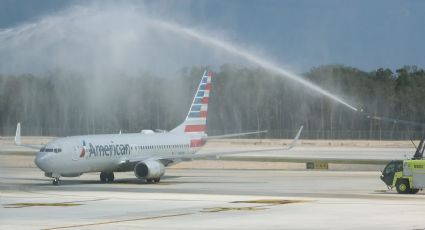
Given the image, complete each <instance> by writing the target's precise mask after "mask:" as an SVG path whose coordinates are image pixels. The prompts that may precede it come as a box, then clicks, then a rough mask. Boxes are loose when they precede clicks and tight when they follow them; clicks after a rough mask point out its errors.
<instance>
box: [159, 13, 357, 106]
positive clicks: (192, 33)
mask: <svg viewBox="0 0 425 230" xmlns="http://www.w3.org/2000/svg"><path fill="white" fill-rule="evenodd" d="M151 22H152V23H153V24H154V25H156V26H160V27H162V28H164V29H166V30H169V31H172V32H174V33H177V34H183V35H186V36H189V37H191V38H195V39H197V40H199V42H201V43H204V44H207V45H211V46H214V47H218V48H220V49H222V50H224V51H226V52H229V53H232V54H234V55H237V56H239V57H241V58H243V59H245V60H247V61H249V62H251V63H254V64H257V65H259V66H262V67H263V68H265V69H268V70H270V71H273V72H275V73H278V74H280V75H282V76H285V77H287V78H289V79H291V80H294V81H296V82H298V83H300V84H302V85H304V86H306V87H308V88H310V89H312V90H313V91H316V92H318V93H320V94H322V95H325V96H327V97H328V98H330V99H332V100H334V101H337V102H339V103H341V104H343V105H345V106H346V107H348V108H350V109H352V110H354V111H358V110H357V108H355V107H354V106H352V105H350V104H348V103H347V102H345V101H343V100H342V99H341V98H339V97H337V96H335V95H333V94H332V93H330V92H329V91H327V90H325V89H322V88H321V87H319V86H317V85H315V84H313V83H311V82H309V81H307V80H305V79H303V78H301V77H299V76H297V75H296V74H294V73H291V72H290V71H288V70H285V69H283V68H281V67H279V66H278V65H276V64H274V63H272V62H269V61H266V60H264V59H262V58H260V57H258V56H256V55H254V54H252V53H250V52H248V51H246V50H244V49H242V48H240V47H237V46H234V45H231V44H229V43H227V42H225V41H221V40H218V39H216V38H213V37H210V36H206V35H204V34H202V33H200V32H198V31H196V30H193V29H190V28H186V27H183V26H181V25H177V24H173V23H169V22H165V21H159V20H151Z"/></svg>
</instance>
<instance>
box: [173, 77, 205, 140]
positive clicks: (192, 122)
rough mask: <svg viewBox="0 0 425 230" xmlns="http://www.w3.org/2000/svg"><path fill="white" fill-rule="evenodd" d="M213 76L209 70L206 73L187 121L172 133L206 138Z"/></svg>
mask: <svg viewBox="0 0 425 230" xmlns="http://www.w3.org/2000/svg"><path fill="white" fill-rule="evenodd" d="M212 76H213V72H211V71H208V70H205V71H204V74H203V76H202V79H201V82H200V83H199V86H198V90H197V91H196V94H195V97H194V98H193V102H192V105H191V107H190V111H189V113H188V114H187V116H186V119H185V121H184V122H183V123H182V124H181V125H179V126H178V127H176V128H175V129H173V130H171V132H175V133H186V134H190V135H191V136H194V137H195V136H197V137H199V138H200V137H204V136H206V135H205V131H206V128H207V115H208V102H209V95H210V91H211V77H212ZM200 141H201V140H200ZM201 142H202V141H201ZM199 144H201V143H199Z"/></svg>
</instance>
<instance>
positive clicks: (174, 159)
mask: <svg viewBox="0 0 425 230" xmlns="http://www.w3.org/2000/svg"><path fill="white" fill-rule="evenodd" d="M302 130H303V126H301V127H300V129H299V130H298V132H297V134H296V135H295V138H294V140H293V141H292V142H291V143H290V144H289V145H288V146H287V147H285V148H270V149H257V150H238V151H227V152H223V151H220V152H206V153H202V154H182V155H170V156H162V157H158V158H148V159H146V158H144V159H137V158H136V159H131V160H124V161H123V162H121V163H122V164H129V163H135V162H139V161H144V160H157V161H161V162H162V163H163V164H164V165H165V166H169V165H172V164H174V163H178V162H181V161H190V160H195V159H205V158H207V159H208V158H213V157H215V158H218V157H220V156H224V155H232V154H240V153H262V152H271V151H286V150H290V149H292V148H293V147H294V146H296V145H297V143H298V141H299V138H300V135H301V132H302ZM262 132H263V131H262ZM255 133H257V132H255ZM230 135H233V134H230ZM223 136H224V135H223Z"/></svg>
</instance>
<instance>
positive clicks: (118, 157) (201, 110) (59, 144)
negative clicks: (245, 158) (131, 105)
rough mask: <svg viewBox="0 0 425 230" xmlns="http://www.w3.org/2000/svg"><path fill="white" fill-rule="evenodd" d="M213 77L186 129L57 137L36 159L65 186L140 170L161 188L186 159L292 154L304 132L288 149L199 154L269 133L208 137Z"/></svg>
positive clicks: (207, 74)
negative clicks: (225, 141) (209, 144)
mask: <svg viewBox="0 0 425 230" xmlns="http://www.w3.org/2000/svg"><path fill="white" fill-rule="evenodd" d="M212 76H213V73H212V72H211V71H208V70H205V71H204V73H203V75H202V78H201V82H200V83H199V85H198V88H197V91H196V94H195V96H194V98H193V101H192V105H191V107H190V110H189V112H188V114H187V116H186V119H185V120H184V122H183V123H182V124H180V125H179V126H177V127H176V128H174V129H172V130H171V131H169V132H167V131H164V130H159V131H157V132H155V131H153V130H142V132H141V133H130V134H125V133H121V131H120V132H119V133H118V134H101V135H85V136H70V137H62V138H56V139H54V140H52V141H50V142H49V143H47V144H46V145H45V146H43V147H42V148H41V149H40V150H39V152H38V153H37V155H36V158H35V164H36V165H37V167H38V168H40V169H41V170H42V171H43V172H44V173H45V176H46V177H50V178H53V185H59V183H60V177H78V176H80V175H82V174H84V173H89V172H100V181H101V182H102V183H111V182H113V181H114V178H115V176H114V173H115V172H128V171H134V174H135V176H136V177H137V178H138V179H141V180H146V181H147V183H158V182H159V181H160V179H161V177H162V176H163V175H164V173H165V167H167V166H170V165H173V164H176V163H179V162H181V161H185V160H193V159H199V158H205V157H207V158H208V157H219V156H221V155H226V154H237V153H249V152H265V151H276V150H289V149H291V148H293V147H294V146H295V145H296V143H297V141H298V139H299V136H300V134H301V131H302V129H303V126H301V127H300V129H299V130H298V132H297V134H296V136H295V138H294V140H293V141H292V143H291V144H290V145H288V147H287V148H277V149H276V148H275V149H262V150H245V151H231V152H218V153H214V152H213V153H207V154H195V153H196V152H198V150H199V149H200V148H201V147H202V146H204V145H205V143H206V141H207V140H209V139H217V138H228V137H235V136H243V135H251V134H257V133H264V132H267V131H258V132H246V133H234V134H225V135H219V136H208V135H207V133H206V132H205V131H206V122H207V111H208V102H209V94H210V91H211V78H212ZM15 144H16V145H20V146H24V147H29V148H37V149H39V147H37V146H30V145H23V144H22V143H21V125H20V123H18V124H17V128H16V135H15Z"/></svg>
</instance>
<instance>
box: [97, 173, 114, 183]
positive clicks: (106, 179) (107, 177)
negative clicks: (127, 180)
mask: <svg viewBox="0 0 425 230" xmlns="http://www.w3.org/2000/svg"><path fill="white" fill-rule="evenodd" d="M114 179H115V177H114V172H101V173H100V182H102V183H112V182H113V181H114Z"/></svg>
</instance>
